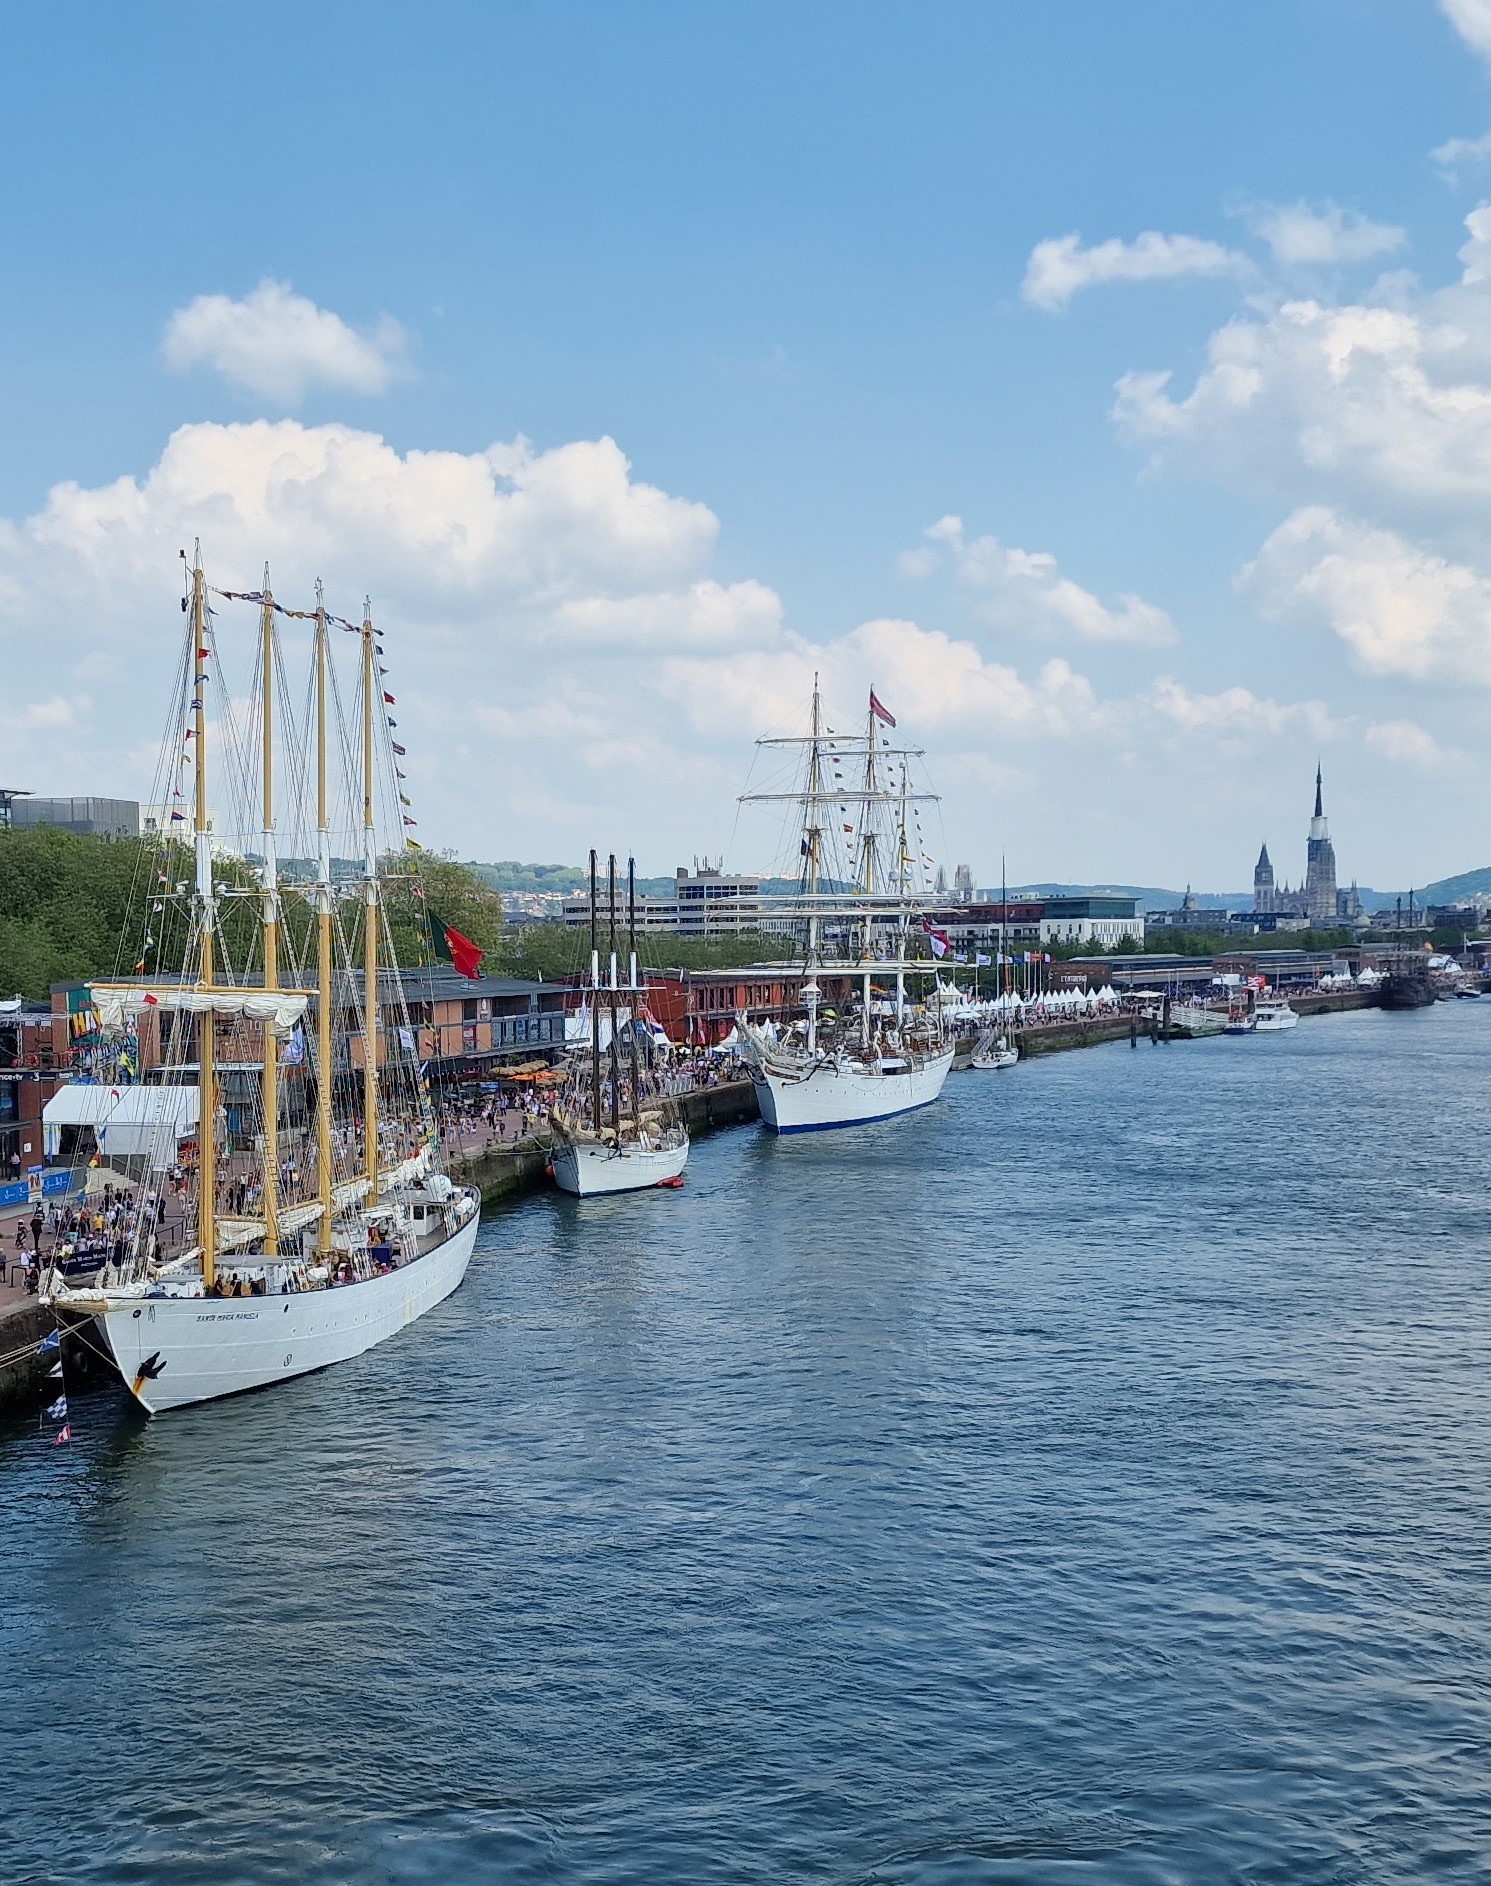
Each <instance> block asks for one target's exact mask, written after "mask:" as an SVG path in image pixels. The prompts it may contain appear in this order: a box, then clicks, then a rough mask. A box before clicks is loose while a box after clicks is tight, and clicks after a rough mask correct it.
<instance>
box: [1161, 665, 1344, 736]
mask: <svg viewBox="0 0 1491 1886" xmlns="http://www.w3.org/2000/svg"><path fill="white" fill-rule="evenodd" d="M1146 698H1147V700H1148V703H1149V705H1150V706H1151V707H1152V708H1153V709H1154V711H1155V712H1156V713H1157V714H1158V715H1159V716H1160V717H1161V718H1162V719H1164V720H1167V721H1169V722H1171V724H1172V725H1174V726H1175V727H1178V728H1179V729H1180V730H1181V731H1182V732H1184V733H1188V734H1198V735H1215V736H1217V737H1218V738H1231V739H1238V738H1243V737H1246V736H1251V735H1258V734H1262V735H1266V736H1268V737H1270V738H1278V737H1279V736H1281V735H1283V734H1287V733H1290V732H1293V731H1295V730H1299V729H1302V730H1304V731H1306V732H1308V733H1310V734H1312V735H1313V736H1314V737H1315V738H1317V739H1321V740H1328V739H1330V738H1331V736H1332V734H1333V733H1334V731H1335V725H1334V723H1333V721H1332V720H1331V717H1330V714H1329V712H1328V711H1327V709H1326V706H1325V703H1324V702H1323V701H1288V702H1281V701H1275V700H1271V699H1267V698H1263V697H1260V696H1259V695H1256V694H1254V693H1252V692H1251V691H1250V690H1249V689H1247V688H1244V687H1232V688H1223V689H1221V690H1220V691H1219V692H1217V693H1216V694H1196V693H1193V692H1192V691H1191V690H1190V689H1189V688H1187V687H1186V686H1185V685H1184V684H1183V683H1181V682H1179V681H1176V680H1175V679H1173V678H1172V677H1171V676H1169V675H1161V676H1160V678H1159V679H1158V680H1157V681H1156V682H1155V684H1154V686H1153V687H1152V688H1151V689H1150V690H1149V694H1148V696H1147V697H1146Z"/></svg>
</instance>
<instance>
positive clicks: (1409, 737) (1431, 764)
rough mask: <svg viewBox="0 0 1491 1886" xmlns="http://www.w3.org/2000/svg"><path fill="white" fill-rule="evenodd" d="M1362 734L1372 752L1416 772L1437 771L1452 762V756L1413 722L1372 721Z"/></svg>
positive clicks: (1429, 734) (1431, 735)
mask: <svg viewBox="0 0 1491 1886" xmlns="http://www.w3.org/2000/svg"><path fill="white" fill-rule="evenodd" d="M1363 737H1364V738H1365V740H1366V742H1367V745H1368V746H1369V747H1371V749H1372V750H1373V752H1374V753H1380V754H1381V755H1382V756H1383V758H1384V759H1387V760H1392V761H1393V762H1394V764H1395V765H1398V766H1409V767H1412V768H1413V769H1414V770H1415V771H1416V772H1420V773H1437V772H1441V771H1443V770H1444V769H1445V768H1446V767H1447V766H1449V765H1450V764H1452V758H1453V756H1452V755H1450V754H1448V753H1446V752H1445V750H1444V748H1443V747H1442V746H1440V744H1439V742H1438V741H1437V740H1436V739H1435V738H1434V736H1433V734H1431V733H1429V732H1427V731H1426V730H1425V729H1424V728H1423V727H1420V726H1419V725H1418V724H1417V722H1416V721H1412V720H1378V721H1373V722H1372V723H1371V725H1370V726H1369V727H1368V728H1367V730H1366V733H1365V735H1364V736H1363Z"/></svg>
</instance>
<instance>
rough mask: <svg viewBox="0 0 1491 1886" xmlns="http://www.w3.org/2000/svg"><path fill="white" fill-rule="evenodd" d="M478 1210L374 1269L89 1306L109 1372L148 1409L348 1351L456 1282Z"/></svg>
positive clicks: (403, 1320) (317, 1365) (212, 1395)
mask: <svg viewBox="0 0 1491 1886" xmlns="http://www.w3.org/2000/svg"><path fill="white" fill-rule="evenodd" d="M480 1221H481V1219H480V1213H479V1212H477V1211H473V1212H472V1214H471V1216H470V1217H469V1218H468V1219H467V1220H466V1221H465V1223H464V1224H462V1225H460V1226H459V1227H458V1228H457V1229H456V1230H455V1231H454V1232H453V1233H452V1234H451V1235H450V1237H448V1238H447V1239H446V1240H445V1242H444V1243H443V1244H439V1245H437V1246H436V1247H435V1248H434V1249H433V1250H432V1251H427V1252H426V1253H425V1254H424V1256H423V1257H419V1258H416V1259H415V1260H414V1261H413V1262H412V1263H409V1264H405V1265H403V1266H401V1267H400V1268H399V1269H398V1270H394V1271H390V1272H389V1273H388V1274H387V1275H386V1276H383V1277H372V1278H369V1279H368V1280H367V1281H366V1282H363V1283H356V1284H347V1285H344V1286H343V1287H341V1288H339V1289H334V1290H307V1291H301V1292H299V1293H297V1294H295V1295H291V1296H278V1297H145V1298H135V1299H131V1298H121V1299H120V1300H119V1302H118V1304H117V1306H116V1305H113V1304H111V1305H110V1306H109V1307H108V1308H107V1309H105V1310H101V1311H98V1312H96V1313H95V1316H94V1321H95V1322H96V1323H97V1324H98V1326H99V1327H100V1328H101V1329H102V1331H103V1334H104V1337H105V1339H106V1340H107V1342H108V1345H109V1349H110V1351H111V1353H112V1354H113V1357H114V1360H115V1362H116V1363H117V1365H118V1368H119V1373H120V1374H121V1375H122V1376H123V1377H124V1380H125V1382H126V1384H127V1385H128V1386H129V1387H130V1389H131V1390H132V1391H133V1393H134V1396H135V1399H136V1400H137V1401H138V1402H139V1403H140V1406H141V1407H142V1408H144V1409H145V1410H146V1411H147V1412H148V1413H150V1414H164V1413H165V1412H166V1411H167V1410H169V1409H172V1408H185V1407H188V1406H190V1405H191V1404H192V1403H193V1402H199V1401H215V1400H217V1399H219V1398H220V1397H222V1396H224V1395H239V1394H242V1393H244V1392H245V1391H246V1390H248V1389H252V1388H266V1387H268V1386H269V1385H270V1384H271V1383H274V1382H285V1381H289V1380H290V1379H291V1378H292V1377H294V1376H297V1375H308V1374H310V1373H311V1372H312V1371H314V1370H316V1369H325V1368H329V1367H331V1365H332V1364H333V1363H336V1362H347V1361H350V1360H351V1358H352V1357H353V1356H360V1355H362V1354H363V1353H364V1352H365V1351H366V1350H368V1349H371V1348H373V1347H375V1345H377V1344H378V1343H380V1342H384V1341H386V1340H387V1338H388V1337H390V1336H394V1335H397V1333H398V1332H399V1331H400V1330H401V1329H405V1328H407V1327H408V1325H409V1324H410V1323H413V1322H417V1321H418V1319H419V1318H420V1317H421V1316H423V1315H424V1314H425V1312H426V1311H427V1310H432V1309H434V1307H435V1305H436V1304H437V1303H443V1302H444V1300H445V1299H446V1298H447V1297H448V1296H450V1294H451V1293H452V1292H453V1291H454V1290H456V1289H457V1288H458V1287H459V1285H460V1283H461V1280H462V1278H464V1276H465V1275H466V1267H467V1265H468V1264H469V1263H470V1262H471V1252H472V1247H473V1246H474V1245H475V1243H476V1232H477V1227H478V1225H479V1223H480Z"/></svg>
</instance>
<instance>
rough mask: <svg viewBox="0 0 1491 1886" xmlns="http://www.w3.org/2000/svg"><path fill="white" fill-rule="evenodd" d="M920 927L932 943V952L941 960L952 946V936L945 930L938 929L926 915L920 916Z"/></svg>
mask: <svg viewBox="0 0 1491 1886" xmlns="http://www.w3.org/2000/svg"><path fill="white" fill-rule="evenodd" d="M922 929H923V930H924V931H925V932H926V933H927V939H928V941H929V942H930V943H931V945H932V954H933V955H934V956H935V957H936V958H937V959H938V960H939V961H941V959H942V958H943V957H944V956H946V955H947V953H948V951H949V950H950V949H951V948H952V938H951V937H950V936H949V935H948V933H947V931H946V930H939V929H938V928H937V926H936V925H935V924H934V923H933V922H932V921H931V919H930V918H928V917H923V918H922Z"/></svg>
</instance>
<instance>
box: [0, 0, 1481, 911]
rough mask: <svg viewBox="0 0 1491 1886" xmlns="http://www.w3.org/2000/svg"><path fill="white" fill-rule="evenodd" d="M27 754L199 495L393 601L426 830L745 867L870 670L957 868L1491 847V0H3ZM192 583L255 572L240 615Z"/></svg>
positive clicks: (1075, 866)
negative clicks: (792, 757)
mask: <svg viewBox="0 0 1491 1886" xmlns="http://www.w3.org/2000/svg"><path fill="white" fill-rule="evenodd" d="M0 100H3V103H4V114H3V124H0V148H3V150H4V153H5V161H6V181H7V208H8V228H7V245H6V246H7V259H6V270H5V275H4V278H3V281H0V323H3V334H4V343H5V344H4V346H3V348H0V433H3V437H4V439H5V442H6V449H5V451H4V453H3V454H0V637H3V640H4V660H5V675H6V684H7V685H6V691H5V701H6V704H7V710H8V711H7V712H6V714H5V718H4V738H5V742H6V748H7V751H6V755H5V760H4V772H5V775H6V778H5V780H4V781H0V783H6V784H12V785H15V786H22V787H28V788H31V789H32V790H34V791H36V792H39V793H63V792H67V793H94V794H103V795H128V796H133V797H139V798H142V799H143V798H145V797H147V796H148V794H149V790H150V783H151V773H152V770H153V766H154V761H155V751H156V748H155V743H156V741H157V739H158V737H159V734H160V732H161V723H162V721H163V718H164V713H165V706H166V696H167V693H168V689H169V684H170V677H171V672H172V665H173V662H174V658H175V644H176V637H177V634H178V630H179V622H180V618H179V614H178V612H177V609H176V597H177V594H178V586H179V566H178V564H177V552H178V550H179V549H181V548H182V547H187V548H189V547H190V543H191V540H192V538H193V537H194V536H200V537H201V539H202V545H203V555H204V560H205V561H206V564H207V567H208V570H209V574H210V576H211V577H212V578H213V579H214V580H216V581H218V582H220V583H221V584H223V585H224V586H226V587H237V586H248V585H251V584H254V583H256V582H257V580H258V577H259V573H260V570H261V568H262V565H263V563H264V561H265V559H266V558H267V559H268V560H269V562H270V564H271V566H272V570H273V575H274V580H275V585H276V588H277V590H278V591H279V592H280V593H281V594H282V595H283V596H285V597H286V599H287V600H289V601H291V602H292V603H294V602H303V601H304V600H305V599H306V598H307V597H308V595H309V593H310V587H311V584H312V583H313V582H314V580H315V579H316V578H317V577H318V576H320V577H322V578H324V579H325V581H326V583H327V586H328V594H329V599H330V601H331V603H332V606H333V607H335V608H338V609H340V610H341V612H342V613H351V612H353V611H355V610H359V609H360V606H361V602H362V598H363V596H364V594H365V593H369V594H371V596H372V598H373V603H374V608H375V612H376V614H377V617H378V620H379V621H380V623H381V624H382V625H383V627H384V629H385V632H386V636H387V646H388V650H389V666H390V669H391V675H390V683H391V686H392V687H393V688H394V689H395V690H396V691H397V692H398V694H399V700H400V706H399V716H400V726H401V733H400V738H401V740H402V741H403V742H404V743H405V744H406V745H407V746H408V749H409V759H408V762H407V770H408V772H409V775H410V791H411V797H412V798H413V799H414V801H415V810H416V815H417V817H418V819H419V827H418V830H419V834H420V836H421V837H422V838H423V839H425V840H426V842H428V843H430V844H432V845H437V846H440V847H449V848H450V849H452V850H454V851H455V852H456V853H457V854H458V855H460V856H463V857H475V858H507V857H515V856H518V855H520V854H521V855H522V856H524V857H531V858H537V859H552V860H554V861H556V862H559V861H569V860H576V859H579V858H581V857H583V855H584V852H585V850H586V848H588V847H589V846H590V845H592V844H593V845H596V846H597V847H599V848H600V849H601V850H602V851H608V850H611V849H615V850H616V851H618V852H619V853H621V854H622V855H626V854H627V853H628V852H634V853H635V854H636V857H637V860H638V866H639V869H641V870H643V871H645V872H647V873H648V874H649V875H656V874H659V873H666V872H669V871H671V870H672V868H673V867H674V866H675V865H676V864H678V863H679V862H683V861H687V860H689V859H691V858H693V857H694V856H695V855H696V854H703V853H709V854H711V855H715V854H719V853H722V852H723V853H725V854H726V858H727V864H729V865H731V866H739V867H746V868H756V869H764V868H769V867H771V866H772V865H773V864H774V863H780V862H781V860H780V856H779V853H778V850H777V847H776V845H775V842H774V834H773V832H771V831H770V830H767V829H763V828H762V827H760V826H759V825H752V823H751V822H750V820H749V819H747V818H744V817H743V818H742V819H741V820H740V821H739V823H737V817H736V807H735V804H734V799H735V795H736V794H737V793H738V792H739V791H741V790H742V789H743V788H744V785H745V782H746V777H747V773H748V771H749V769H750V766H751V763H752V758H753V749H752V744H751V743H752V740H753V738H754V737H755V736H756V735H758V734H765V733H768V732H783V731H791V730H793V729H794V728H796V727H798V726H800V725H801V722H802V720H803V718H804V715H805V710H806V696H807V689H808V687H809V685H810V681H811V676H812V674H813V672H814V671H815V670H817V671H819V672H821V674H822V675H823V677H824V685H825V689H826V691H827V694H828V697H829V700H830V702H831V711H832V712H833V713H835V714H836V715H840V716H843V717H845V718H848V717H851V716H856V715H858V714H860V713H861V712H862V711H863V707H864V702H865V699H866V695H867V692H868V689H869V688H870V687H871V686H872V685H873V686H874V687H875V688H876V690H877V692H878V693H879V694H880V696H881V698H882V699H883V700H884V701H885V702H886V703H887V704H888V705H889V706H890V708H891V709H892V710H893V711H894V712H895V713H896V714H897V715H898V716H899V719H900V723H901V731H902V732H904V733H906V734H907V735H909V736H910V737H911V738H912V739H913V740H914V741H915V743H916V744H918V745H921V746H924V747H925V748H926V750H927V766H928V769H929V772H930V774H931V777H932V780H933V782H934V784H935V786H936V787H937V789H938V790H939V791H940V792H941V793H942V795H943V806H942V809H941V820H940V824H939V821H938V819H937V818H936V817H935V816H934V817H933V818H932V819H931V821H930V822H929V825H928V828H927V834H926V836H927V840H928V843H929V845H930V847H931V849H933V850H934V851H936V853H937V854H938V855H939V857H940V859H941V860H942V861H943V862H944V863H945V864H946V866H947V868H948V870H949V872H951V869H952V867H953V865H954V864H955V863H958V862H963V861H966V862H968V863H970V864H971V865H972V867H973V870H974V875H975V877H976V878H977V879H978V881H979V882H980V883H983V884H990V883H995V882H998V877H999V860H1000V858H1001V856H1003V857H1005V859H1006V860H1007V868H1008V874H1009V879H1010V881H1011V882H1012V883H1013V882H1017V881H1019V882H1034V881H1069V882H1104V881H1113V880H1114V879H1118V880H1121V881H1124V882H1130V883H1154V884H1164V883H1175V884H1183V883H1184V882H1185V881H1186V880H1187V879H1190V878H1195V877H1196V876H1197V874H1198V872H1200V871H1201V870H1203V869H1206V870H1208V871H1209V872H1210V873H1211V874H1212V876H1213V878H1214V880H1215V881H1217V882H1220V883H1223V884H1225V883H1227V882H1235V883H1238V884H1244V883H1247V882H1248V881H1249V880H1250V877H1251V872H1252V864H1253V860H1254V859H1255V858H1256V856H1257V852H1258V847H1259V844H1260V842H1262V841H1264V840H1267V842H1268V845H1269V849H1270V852H1271V854H1272V856H1273V859H1274V862H1275V866H1276V868H1277V870H1278V872H1279V874H1280V876H1281V878H1282V877H1283V876H1285V875H1287V876H1288V877H1289V878H1290V879H1291V881H1294V880H1295V879H1296V878H1297V877H1299V876H1302V874H1303V857H1304V832H1305V828H1306V825H1307V822H1308V817H1309V811H1310V807H1311V803H1312V795H1313V778H1314V770H1315V764H1316V760H1317V757H1318V758H1319V759H1321V760H1322V762H1323V765H1324V769H1325V795H1326V811H1327V813H1328V815H1329V817H1330V820H1331V825H1332V832H1333V837H1334V840H1335V844H1336V850H1337V854H1338V857H1339V860H1340V871H1341V878H1342V882H1343V883H1346V882H1349V881H1350V880H1351V879H1352V878H1353V877H1355V878H1357V879H1359V880H1360V881H1361V882H1362V883H1363V884H1375V885H1389V886H1395V885H1400V884H1402V885H1406V884H1408V883H1410V882H1414V881H1415V880H1416V879H1418V878H1419V877H1429V878H1431V879H1437V878H1441V877H1445V876H1448V875H1451V874H1455V873H1459V872H1462V871H1466V870H1468V869H1471V868H1473V867H1475V866H1477V865H1478V864H1479V863H1480V862H1481V861H1482V860H1483V859H1484V858H1486V857H1487V856H1491V841H1488V840H1486V839H1485V838H1484V837H1483V835H1482V829H1483V826H1484V824H1485V818H1484V814H1483V809H1484V807H1485V805H1486V802H1487V788H1488V784H1491V781H1488V777H1487V763H1486V750H1487V735H1488V732H1491V538H1488V532H1487V528H1486V523H1485V519H1486V517H1487V516H1488V515H1491V200H1488V199H1491V130H1488V129H1487V127H1488V126H1491V0H1442V4H1439V5H1436V4H1433V3H1432V0H1276V3H1275V0H1260V3H1259V4H1256V5H1254V6H1251V7H1249V8H1247V9H1240V8H1232V9H1210V8H1197V7H1195V6H1194V5H1192V4H1189V0H1154V3H1152V4H1141V5H1139V6H1136V7H1133V8H1126V9H1120V8H1115V7H1112V6H1111V5H1108V4H1105V3H1103V0H1089V3H1087V4H1083V3H1082V0H1078V3H1077V4H1073V5H1070V6H1068V7H1064V8H1061V9H1050V8H1033V7H1024V6H1018V5H1014V4H989V5H979V6H976V5H952V4H949V5H943V6H939V7H935V8H925V7H911V6H906V5H903V6H886V5H876V4H867V5H864V6H860V7H856V8H854V9H832V8H822V9H802V8H799V7H793V6H789V5H785V4H783V5H764V4H763V5H753V6H743V5H725V6H720V7H713V8H707V9H703V8H696V7H691V6H684V5H639V6H634V7H630V8H626V9H617V8H614V7H610V6H605V5H601V4H593V5H565V4H555V5H550V6H545V7H542V8H534V7H513V6H501V5H496V6H480V7H478V6H474V5H473V6H462V5H454V6H448V7H443V8H439V9H429V10H420V11H418V12H416V11H415V10H414V9H412V8H409V9H401V8H398V7H382V8H377V9H367V8H360V7H352V6H350V5H338V4H331V5H325V6H320V7H317V8H314V9H300V8H295V9H292V8H290V7H288V6H285V5H279V4H267V5H259V6H256V7H254V8H252V9H249V8H245V7H241V6H234V5H227V6H223V7H218V8H212V9H188V8H185V7H180V6H177V5H155V6H150V5H147V6H145V7H143V8H140V9H136V10H132V11H130V12H128V13H122V12H120V11H119V10H117V9H114V8H108V7H105V6H102V5H76V6H69V7H65V8H63V9H60V10H58V9H53V10H51V11H48V12H38V11H31V12H17V13H16V14H14V15H13V16H12V17H11V18H10V19H9V20H8V21H7V58H6V61H5V64H4V67H3V69H0ZM222 626H223V628H224V630H225V631H227V630H229V629H230V628H231V627H232V621H231V618H224V621H223V625H222Z"/></svg>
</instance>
